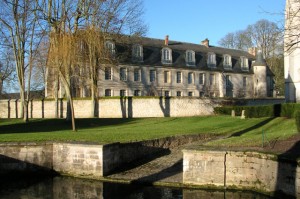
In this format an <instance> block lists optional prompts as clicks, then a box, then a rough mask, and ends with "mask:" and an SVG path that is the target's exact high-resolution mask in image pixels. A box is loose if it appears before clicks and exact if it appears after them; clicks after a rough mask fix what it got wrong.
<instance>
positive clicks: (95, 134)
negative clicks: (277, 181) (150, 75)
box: [0, 116, 296, 145]
mask: <svg viewBox="0 0 300 199" xmlns="http://www.w3.org/2000/svg"><path fill="white" fill-rule="evenodd" d="M294 123H295V122H294V120H288V119H284V118H275V119H272V118H253V119H245V120H241V119H240V118H238V117H236V118H232V117H229V116H210V117H185V118H143V119H77V120H76V125H77V128H78V131H77V132H73V131H71V130H70V129H71V125H70V123H67V122H66V121H65V120H64V119H33V120H31V121H30V122H29V123H27V124H26V123H23V121H22V120H19V119H0V142H39V141H89V142H95V143H112V142H130V141H137V140H149V139H154V138H162V137H168V136H174V135H187V134H200V133H206V134H217V135H231V134H234V135H236V137H232V138H229V139H225V140H220V141H215V142H211V143H210V145H224V144H226V145H227V144H229V145H236V144H237V145H243V144H244V143H248V142H250V143H251V144H255V143H256V142H258V140H260V139H261V130H262V129H264V131H265V132H266V134H267V137H268V138H269V139H273V138H276V139H277V137H278V136H279V137H280V139H284V138H287V137H290V136H292V135H294V134H296V126H295V124H294ZM254 140H255V141H254Z"/></svg>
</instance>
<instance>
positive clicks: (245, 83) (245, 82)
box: [243, 77, 247, 89]
mask: <svg viewBox="0 0 300 199" xmlns="http://www.w3.org/2000/svg"><path fill="white" fill-rule="evenodd" d="M246 87H247V77H243V88H244V89H246Z"/></svg>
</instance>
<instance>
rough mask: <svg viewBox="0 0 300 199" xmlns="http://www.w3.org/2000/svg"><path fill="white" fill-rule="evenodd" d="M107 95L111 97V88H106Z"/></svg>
mask: <svg viewBox="0 0 300 199" xmlns="http://www.w3.org/2000/svg"><path fill="white" fill-rule="evenodd" d="M105 96H106V97H110V96H111V89H105Z"/></svg>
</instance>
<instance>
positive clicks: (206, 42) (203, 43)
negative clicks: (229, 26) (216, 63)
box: [201, 38, 209, 48]
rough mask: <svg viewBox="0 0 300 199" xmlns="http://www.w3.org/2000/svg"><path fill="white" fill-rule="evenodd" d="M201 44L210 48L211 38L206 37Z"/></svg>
mask: <svg viewBox="0 0 300 199" xmlns="http://www.w3.org/2000/svg"><path fill="white" fill-rule="evenodd" d="M201 44H202V45H204V46H206V47H207V48H209V40H208V39H207V38H206V39H205V40H203V41H201Z"/></svg>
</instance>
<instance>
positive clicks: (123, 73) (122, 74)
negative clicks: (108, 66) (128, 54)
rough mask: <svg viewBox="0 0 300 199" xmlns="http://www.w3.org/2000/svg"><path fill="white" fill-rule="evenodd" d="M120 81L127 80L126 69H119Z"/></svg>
mask: <svg viewBox="0 0 300 199" xmlns="http://www.w3.org/2000/svg"><path fill="white" fill-rule="evenodd" d="M120 80H121V81H126V80H127V69H126V68H120Z"/></svg>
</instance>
